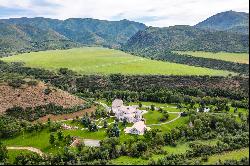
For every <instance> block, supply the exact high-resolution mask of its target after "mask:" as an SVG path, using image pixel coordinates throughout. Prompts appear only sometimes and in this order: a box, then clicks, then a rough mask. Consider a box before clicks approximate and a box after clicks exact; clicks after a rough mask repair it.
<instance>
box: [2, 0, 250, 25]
mask: <svg viewBox="0 0 250 166" xmlns="http://www.w3.org/2000/svg"><path fill="white" fill-rule="evenodd" d="M228 10H234V11H241V12H247V13H249V2H248V0H0V18H13V17H48V18H58V19H67V18H73V17H74V18H76V17H77V18H96V19H105V20H122V19H128V20H133V21H139V22H142V23H145V24H146V25H150V26H158V27H164V26H170V25H194V24H197V23H198V22H200V21H202V20H204V19H206V18H207V17H210V16H212V15H214V14H216V13H219V12H223V11H228Z"/></svg>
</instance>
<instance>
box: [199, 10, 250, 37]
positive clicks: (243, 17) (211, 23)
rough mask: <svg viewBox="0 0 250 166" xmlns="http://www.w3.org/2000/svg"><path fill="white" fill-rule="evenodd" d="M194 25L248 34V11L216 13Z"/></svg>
mask: <svg viewBox="0 0 250 166" xmlns="http://www.w3.org/2000/svg"><path fill="white" fill-rule="evenodd" d="M195 27H197V28H202V29H208V30H219V31H229V32H235V33H243V34H249V13H244V12H235V11H226V12H222V13H218V14H216V15H214V16H212V17H209V18H208V19H206V20H204V21H202V22H200V23H199V24H197V25H195Z"/></svg>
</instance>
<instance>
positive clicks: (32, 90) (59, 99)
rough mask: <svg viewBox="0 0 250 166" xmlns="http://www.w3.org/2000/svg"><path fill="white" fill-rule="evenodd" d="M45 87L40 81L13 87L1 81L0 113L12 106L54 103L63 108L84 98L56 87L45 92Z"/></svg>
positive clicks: (76, 104) (71, 105)
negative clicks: (35, 83)
mask: <svg viewBox="0 0 250 166" xmlns="http://www.w3.org/2000/svg"><path fill="white" fill-rule="evenodd" d="M47 88H48V86H47V85H45V84H44V83H42V82H40V83H38V85H35V86H29V85H27V84H25V85H22V87H20V88H13V87H11V86H9V85H7V84H4V83H1V84H0V91H1V93H0V103H1V104H0V113H2V112H5V111H6V109H8V108H12V107H14V106H19V107H23V108H27V107H32V108H33V107H37V106H41V105H46V104H49V103H54V104H55V105H60V106H63V107H64V108H71V107H73V106H78V105H82V104H83V103H84V100H82V99H80V98H78V97H75V96H73V95H71V94H69V93H67V92H65V91H62V90H59V89H56V88H53V89H51V93H50V94H46V93H45V90H46V89H47ZM50 88H51V87H50Z"/></svg>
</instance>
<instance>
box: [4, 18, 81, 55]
mask: <svg viewBox="0 0 250 166" xmlns="http://www.w3.org/2000/svg"><path fill="white" fill-rule="evenodd" d="M0 30H1V31H0V55H2V56H4V55H8V54H9V53H13V52H28V51H39V50H47V49H61V48H69V47H73V46H77V44H76V43H75V42H72V41H70V40H69V39H68V38H66V37H64V36H62V35H60V34H59V33H57V32H55V31H53V30H51V29H47V30H43V29H39V28H37V27H34V26H31V25H15V24H7V23H1V22H0Z"/></svg>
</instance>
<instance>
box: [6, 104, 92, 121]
mask: <svg viewBox="0 0 250 166" xmlns="http://www.w3.org/2000/svg"><path fill="white" fill-rule="evenodd" d="M90 107H91V103H85V104H84V105H80V106H75V107H72V108H64V107H63V106H58V105H55V104H53V103H49V104H47V105H42V106H36V107H34V108H31V107H27V108H22V107H17V106H14V107H12V108H9V109H7V110H6V115H8V116H12V117H15V118H19V119H24V120H28V121H35V120H37V119H39V118H41V117H44V116H46V115H49V114H53V115H62V114H69V113H73V112H77V111H80V110H83V109H87V108H90Z"/></svg>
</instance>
